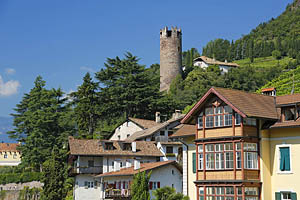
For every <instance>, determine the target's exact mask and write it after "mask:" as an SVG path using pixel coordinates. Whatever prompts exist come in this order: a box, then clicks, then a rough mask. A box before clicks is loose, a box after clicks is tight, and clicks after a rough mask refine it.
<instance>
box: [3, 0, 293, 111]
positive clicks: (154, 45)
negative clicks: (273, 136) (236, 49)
mask: <svg viewBox="0 0 300 200" xmlns="http://www.w3.org/2000/svg"><path fill="white" fill-rule="evenodd" d="M291 2H292V0H251V1H246V0H226V1H225V0H207V1H204V0H201V1H200V0H190V1H179V0H164V1H159V0H151V1H149V0H148V1H145V0H144V1H142V0H127V1H124V0H119V1H116V0H110V1H107V0H106V1H104V0H86V1H82V0H63V1H62V0H43V1H41V0H26V1H20V0H0V116H9V114H10V113H13V112H14V111H13V108H15V106H16V104H18V103H19V102H20V101H21V100H22V97H23V95H24V93H28V92H29V91H30V89H31V88H32V87H33V82H34V80H35V78H36V77H37V76H38V75H41V76H42V77H43V79H44V80H45V81H46V87H47V88H58V87H60V88H62V89H63V91H65V92H66V93H69V92H71V91H75V90H76V89H77V87H78V85H80V84H81V83H82V78H83V76H84V75H85V73H87V72H90V73H92V74H94V73H95V72H97V71H99V70H100V69H101V68H102V67H103V66H104V63H105V62H106V58H113V57H116V56H119V57H121V58H122V57H123V55H124V53H126V52H127V51H129V52H131V53H132V54H133V55H136V56H138V57H139V58H140V64H143V65H146V66H147V67H148V66H150V65H151V64H154V63H159V30H160V29H162V28H163V27H165V26H168V27H171V26H177V27H180V28H181V29H182V46H183V51H184V50H187V49H190V48H192V47H194V48H197V49H198V50H199V51H201V50H202V48H203V46H205V44H206V43H207V42H209V41H210V40H214V39H216V38H223V39H228V40H236V39H238V38H240V37H241V36H242V35H245V34H248V33H249V32H250V31H251V30H252V29H253V28H255V27H256V26H257V25H258V24H260V23H262V22H266V21H268V20H270V19H271V18H272V17H274V18H275V17H277V16H278V15H280V14H281V13H282V12H283V11H284V10H285V8H286V6H287V4H288V3H291Z"/></svg>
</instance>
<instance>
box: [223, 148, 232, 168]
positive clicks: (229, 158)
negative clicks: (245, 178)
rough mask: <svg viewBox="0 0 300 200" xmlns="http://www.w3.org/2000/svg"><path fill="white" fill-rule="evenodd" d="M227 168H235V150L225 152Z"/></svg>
mask: <svg viewBox="0 0 300 200" xmlns="http://www.w3.org/2000/svg"><path fill="white" fill-rule="evenodd" d="M225 159H226V160H225V168H226V169H232V168H233V152H226V153H225Z"/></svg>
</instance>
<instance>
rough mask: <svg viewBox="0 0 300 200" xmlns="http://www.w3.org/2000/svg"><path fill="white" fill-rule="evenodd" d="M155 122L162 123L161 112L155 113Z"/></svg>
mask: <svg viewBox="0 0 300 200" xmlns="http://www.w3.org/2000/svg"><path fill="white" fill-rule="evenodd" d="M155 122H156V123H160V112H156V113H155Z"/></svg>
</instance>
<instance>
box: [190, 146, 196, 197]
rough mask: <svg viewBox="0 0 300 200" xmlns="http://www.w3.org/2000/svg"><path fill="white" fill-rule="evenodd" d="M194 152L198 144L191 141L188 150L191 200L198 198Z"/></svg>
mask: <svg viewBox="0 0 300 200" xmlns="http://www.w3.org/2000/svg"><path fill="white" fill-rule="evenodd" d="M193 153H196V146H195V144H194V143H191V142H190V143H189V150H188V163H189V164H188V196H189V197H190V200H196V197H197V196H196V186H195V184H194V181H196V173H193Z"/></svg>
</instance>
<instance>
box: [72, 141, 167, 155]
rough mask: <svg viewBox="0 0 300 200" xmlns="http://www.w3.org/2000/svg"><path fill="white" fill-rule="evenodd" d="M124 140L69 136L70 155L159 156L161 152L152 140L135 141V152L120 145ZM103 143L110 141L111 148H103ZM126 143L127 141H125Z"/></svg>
mask: <svg viewBox="0 0 300 200" xmlns="http://www.w3.org/2000/svg"><path fill="white" fill-rule="evenodd" d="M124 142H125V141H116V140H94V139H91V140H86V139H75V138H73V137H69V147H70V154H71V155H98V156H101V155H118V156H154V157H160V156H163V154H162V153H161V152H160V150H158V148H157V147H156V145H155V143H154V142H148V141H136V149H137V151H136V152H133V151H131V150H124V149H122V147H121V146H120V145H121V143H124ZM104 143H112V144H113V146H114V149H113V150H105V149H104V147H103V144H104ZM127 143H128V142H127Z"/></svg>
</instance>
